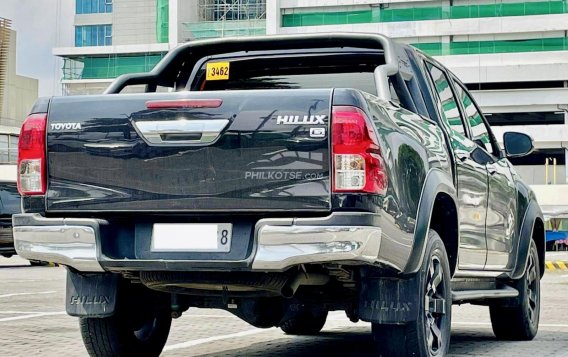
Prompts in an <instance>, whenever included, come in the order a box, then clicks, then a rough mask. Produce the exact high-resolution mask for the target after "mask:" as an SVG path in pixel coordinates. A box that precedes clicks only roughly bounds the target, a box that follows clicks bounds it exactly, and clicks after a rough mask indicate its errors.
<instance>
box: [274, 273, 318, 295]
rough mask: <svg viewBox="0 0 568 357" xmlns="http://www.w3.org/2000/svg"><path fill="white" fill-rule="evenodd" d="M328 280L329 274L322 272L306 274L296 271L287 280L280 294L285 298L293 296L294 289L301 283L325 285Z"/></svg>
mask: <svg viewBox="0 0 568 357" xmlns="http://www.w3.org/2000/svg"><path fill="white" fill-rule="evenodd" d="M328 282H329V276H327V275H324V274H317V273H313V274H308V273H298V275H296V276H295V277H294V278H292V279H291V280H289V281H288V282H287V283H286V285H284V287H283V288H282V290H281V294H282V296H284V297H285V298H287V299H290V298H292V297H294V295H295V294H296V290H298V288H299V287H300V286H301V285H320V286H321V285H325V284H327V283H328Z"/></svg>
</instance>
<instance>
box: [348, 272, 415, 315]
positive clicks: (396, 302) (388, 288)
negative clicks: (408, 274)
mask: <svg viewBox="0 0 568 357" xmlns="http://www.w3.org/2000/svg"><path fill="white" fill-rule="evenodd" d="M418 287H419V284H418V279H417V278H416V277H413V278H410V279H397V278H375V277H373V278H364V279H363V280H362V282H361V290H360V293H359V318H360V319H361V320H363V321H367V322H374V323H379V324H405V323H407V322H410V321H415V320H416V319H417V318H418V307H419V306H420V304H419V301H418V296H419V295H420V294H419V291H418Z"/></svg>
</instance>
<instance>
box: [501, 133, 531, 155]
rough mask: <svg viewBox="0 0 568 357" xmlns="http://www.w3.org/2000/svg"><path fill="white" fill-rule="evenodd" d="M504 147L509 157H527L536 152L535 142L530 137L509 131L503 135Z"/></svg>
mask: <svg viewBox="0 0 568 357" xmlns="http://www.w3.org/2000/svg"><path fill="white" fill-rule="evenodd" d="M503 145H504V146H505V154H507V157H522V156H526V155H528V154H530V153H531V152H533V150H534V144H533V140H532V138H531V137H530V136H528V135H527V134H523V133H516V132H514V131H508V132H506V133H505V134H503Z"/></svg>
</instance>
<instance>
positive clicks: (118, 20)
mask: <svg viewBox="0 0 568 357" xmlns="http://www.w3.org/2000/svg"><path fill="white" fill-rule="evenodd" d="M112 11H113V12H112V18H113V19H112V44H113V45H138V44H147V43H156V42H158V41H157V39H156V0H114V1H113V9H112Z"/></svg>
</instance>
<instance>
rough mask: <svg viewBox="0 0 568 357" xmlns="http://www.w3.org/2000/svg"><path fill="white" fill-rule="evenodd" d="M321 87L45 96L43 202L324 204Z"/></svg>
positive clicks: (189, 207) (298, 207)
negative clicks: (47, 103) (47, 106)
mask: <svg viewBox="0 0 568 357" xmlns="http://www.w3.org/2000/svg"><path fill="white" fill-rule="evenodd" d="M331 94H332V90H331V89H320V90H302V89H299V90H270V91H259V90H250V91H212V92H178V93H160V94H157V93H145V94H121V95H101V96H78V97H61V98H54V99H53V100H52V102H51V104H50V109H49V113H48V133H47V146H48V147H47V150H48V176H49V177H48V180H49V181H48V193H47V210H48V211H96V212H101V211H128V212H132V211H152V212H156V211H200V212H208V211H232V210H238V211H240V212H246V211H255V212H259V211H260V212H268V211H288V210H295V211H302V210H306V211H312V212H313V211H328V210H329V209H330V185H329V149H328V147H329V143H328V135H327V131H328V123H329V113H330V100H331V99H330V98H331ZM316 129H317V130H316ZM314 130H315V131H316V132H315V134H314Z"/></svg>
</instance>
